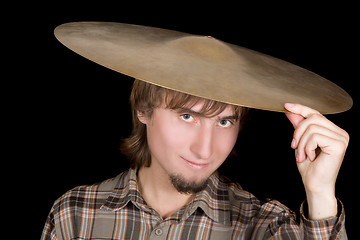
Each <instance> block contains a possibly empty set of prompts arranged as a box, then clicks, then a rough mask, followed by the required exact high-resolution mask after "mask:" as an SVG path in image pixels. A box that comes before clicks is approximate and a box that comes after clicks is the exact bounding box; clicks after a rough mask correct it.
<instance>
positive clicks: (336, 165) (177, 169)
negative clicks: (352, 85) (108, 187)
mask: <svg viewBox="0 0 360 240" xmlns="http://www.w3.org/2000/svg"><path fill="white" fill-rule="evenodd" d="M201 107H202V103H201V102H200V103H198V104H197V105H195V106H194V107H192V108H191V109H184V110H183V111H175V110H171V109H167V108H165V107H164V106H162V107H159V108H156V109H155V110H154V112H153V115H152V116H151V117H150V118H148V117H145V116H143V115H142V114H141V113H138V118H139V120H140V121H141V122H142V123H144V124H146V126H147V136H148V144H149V148H150V152H151V156H152V163H151V166H150V167H148V168H141V169H140V170H139V173H138V177H139V188H140V191H141V193H142V196H143V197H144V199H145V201H146V202H147V203H148V204H149V205H150V206H151V207H152V208H154V209H155V210H156V211H157V212H158V213H159V214H160V216H161V217H162V218H166V217H168V216H170V215H171V214H172V213H174V212H176V211H177V210H179V209H180V208H181V207H183V206H184V205H186V204H187V203H189V202H190V201H191V200H192V199H193V197H194V195H195V194H194V193H188V194H185V193H182V192H179V191H178V190H177V189H176V188H175V187H174V185H173V184H172V182H171V180H170V176H171V175H176V176H180V177H181V178H182V180H183V181H185V182H186V183H188V184H189V185H196V184H200V183H202V182H204V180H206V179H208V178H209V176H210V175H211V174H212V173H213V172H214V171H216V170H217V169H218V167H219V166H220V165H221V164H222V163H223V162H224V161H225V159H226V158H227V156H228V155H229V154H230V152H231V150H232V149H233V147H234V145H235V142H236V139H237V136H238V132H239V121H237V120H236V119H234V118H233V110H232V108H231V106H228V107H227V108H226V109H225V110H224V111H223V112H222V113H220V114H218V115H217V116H214V117H206V116H203V115H201V114H199V113H198V112H199V110H200V109H201ZM285 108H286V109H287V110H288V111H289V113H287V114H286V116H287V117H288V119H289V121H290V122H291V123H292V124H293V126H294V128H295V130H294V137H293V141H292V143H291V147H292V148H293V149H295V152H296V162H297V165H298V169H299V172H300V174H301V176H302V180H303V183H304V187H305V191H306V196H307V201H308V208H309V216H308V217H309V219H312V220H319V219H325V218H328V217H332V216H335V215H336V214H337V201H336V198H335V181H336V178H337V175H338V171H339V169H340V166H341V163H342V161H343V158H344V154H345V151H346V148H347V145H348V141H349V136H348V134H347V133H346V132H345V131H344V130H342V129H340V128H339V127H337V126H336V125H334V124H333V123H332V122H330V121H329V120H328V119H326V118H325V117H324V116H322V115H321V114H320V113H319V112H317V111H315V110H313V109H311V108H308V107H305V106H302V105H299V104H285ZM317 147H319V148H320V149H321V152H320V153H319V154H318V155H316V154H315V149H316V148H317Z"/></svg>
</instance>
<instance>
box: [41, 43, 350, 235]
mask: <svg viewBox="0 0 360 240" xmlns="http://www.w3.org/2000/svg"><path fill="white" fill-rule="evenodd" d="M102 51H103V50H102ZM201 54H202V53H201ZM194 95H196V94H194ZM194 95H192V94H186V93H181V92H179V91H174V90H170V89H168V88H164V87H160V86H156V85H154V84H150V83H147V82H144V81H141V80H137V79H136V80H135V82H134V85H133V89H132V94H131V105H132V111H133V132H132V135H131V136H130V137H129V138H128V139H126V140H125V141H124V143H123V145H122V150H123V152H124V153H125V154H126V155H127V156H128V158H129V159H130V161H131V162H130V169H129V170H128V171H125V172H123V173H121V174H119V175H118V176H117V177H115V178H113V179H109V180H106V181H104V182H102V183H99V184H94V185H90V186H80V187H77V188H75V189H73V190H70V191H69V192H67V193H65V194H64V195H63V196H62V197H60V198H59V199H58V200H57V201H56V202H55V204H54V206H53V208H52V210H51V212H50V214H49V217H48V220H47V222H46V224H45V228H44V231H43V236H42V239H342V238H346V233H345V226H344V219H345V214H344V210H343V206H342V204H341V202H340V201H338V200H337V199H336V197H335V181H336V178H337V175H338V171H339V169H340V166H341V163H342V161H343V158H344V155H345V151H346V148H347V145H348V141H349V136H348V134H347V133H346V132H345V131H344V130H342V129H340V128H339V127H337V126H336V125H334V124H333V123H332V122H330V121H329V120H327V119H326V118H325V117H324V116H323V115H321V114H320V113H319V112H318V111H316V110H314V109H312V108H309V107H306V106H304V105H301V104H293V103H286V104H285V105H284V108H285V109H286V110H287V111H288V112H287V113H286V116H287V117H288V119H289V121H290V122H291V123H292V124H293V126H294V128H295V131H294V135H293V140H292V142H291V147H292V148H293V149H295V152H296V162H297V165H298V169H299V172H300V174H301V177H302V180H303V183H304V188H305V191H306V204H304V206H302V207H301V220H300V221H301V223H300V225H298V223H297V222H296V221H295V216H294V214H293V213H292V212H291V211H290V210H289V209H288V208H286V207H285V206H284V205H282V204H281V203H279V202H277V201H274V200H271V201H268V202H261V201H259V200H258V199H257V198H256V197H255V196H253V195H252V194H250V193H248V192H246V191H244V190H242V189H241V187H240V186H239V185H238V184H236V183H233V182H231V181H230V180H228V179H227V178H225V177H223V176H220V175H219V174H218V173H217V172H216V170H217V169H218V167H219V166H220V165H221V164H222V163H223V162H224V161H225V160H226V158H227V157H228V155H229V154H230V153H231V151H232V150H233V147H234V145H235V142H236V140H237V136H238V133H239V130H240V128H241V123H242V119H243V117H244V115H245V114H246V111H247V108H246V107H242V106H238V105H232V104H226V103H222V102H221V101H216V100H214V99H209V98H202V97H197V96H194ZM305 211H307V213H305Z"/></svg>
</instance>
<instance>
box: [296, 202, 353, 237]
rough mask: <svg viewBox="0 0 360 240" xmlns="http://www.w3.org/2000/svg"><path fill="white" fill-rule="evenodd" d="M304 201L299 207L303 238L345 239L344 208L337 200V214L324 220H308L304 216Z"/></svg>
mask: <svg viewBox="0 0 360 240" xmlns="http://www.w3.org/2000/svg"><path fill="white" fill-rule="evenodd" d="M305 204H306V203H305V202H304V203H303V204H301V207H300V215H301V219H300V229H301V230H303V234H304V235H303V236H304V239H347V235H346V230H345V210H344V206H343V204H342V202H341V201H339V200H338V215H337V216H335V217H331V218H327V219H324V220H316V221H314V220H309V219H307V218H306V217H305V213H304V205H305Z"/></svg>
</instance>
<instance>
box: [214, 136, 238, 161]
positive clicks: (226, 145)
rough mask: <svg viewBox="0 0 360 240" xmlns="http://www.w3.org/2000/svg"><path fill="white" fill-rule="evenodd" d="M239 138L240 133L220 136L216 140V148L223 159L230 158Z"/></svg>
mask: <svg viewBox="0 0 360 240" xmlns="http://www.w3.org/2000/svg"><path fill="white" fill-rule="evenodd" d="M237 137H238V131H234V132H229V133H223V134H218V137H217V138H216V146H217V149H218V153H219V154H220V155H221V158H227V157H228V155H229V154H230V153H231V151H232V149H233V148H234V146H235V143H236V140H237Z"/></svg>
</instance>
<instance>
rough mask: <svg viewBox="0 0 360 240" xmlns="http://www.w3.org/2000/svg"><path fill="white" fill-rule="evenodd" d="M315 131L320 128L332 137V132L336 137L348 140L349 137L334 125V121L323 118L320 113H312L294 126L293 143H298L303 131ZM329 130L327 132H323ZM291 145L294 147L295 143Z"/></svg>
mask: <svg viewBox="0 0 360 240" xmlns="http://www.w3.org/2000/svg"><path fill="white" fill-rule="evenodd" d="M309 128H310V130H311V131H310V132H315V131H316V130H317V129H319V130H321V133H322V134H324V135H328V134H330V135H329V136H331V137H334V134H337V138H340V139H341V140H344V141H348V140H349V137H348V134H347V132H346V131H344V130H343V129H341V128H339V127H338V126H336V125H335V124H334V123H332V122H331V121H329V120H328V119H327V118H325V117H324V116H323V115H321V114H313V115H311V116H310V117H309V118H307V119H305V120H303V121H301V122H300V123H299V124H298V125H297V127H296V128H295V131H294V135H293V139H294V140H293V141H294V142H295V143H298V142H299V141H300V139H301V138H302V136H303V135H304V133H305V132H306V131H309ZM326 131H329V133H328V134H326V133H325V132H326ZM292 147H294V148H296V147H297V144H294V145H292Z"/></svg>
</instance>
